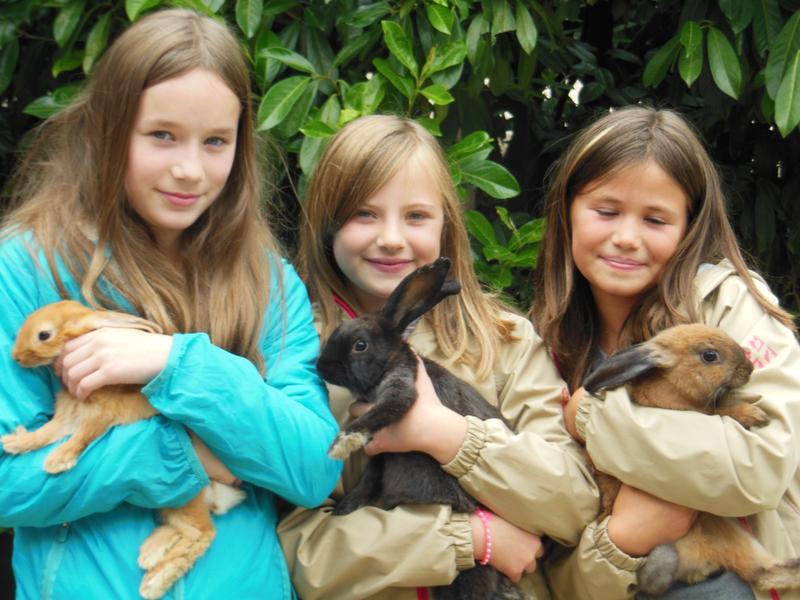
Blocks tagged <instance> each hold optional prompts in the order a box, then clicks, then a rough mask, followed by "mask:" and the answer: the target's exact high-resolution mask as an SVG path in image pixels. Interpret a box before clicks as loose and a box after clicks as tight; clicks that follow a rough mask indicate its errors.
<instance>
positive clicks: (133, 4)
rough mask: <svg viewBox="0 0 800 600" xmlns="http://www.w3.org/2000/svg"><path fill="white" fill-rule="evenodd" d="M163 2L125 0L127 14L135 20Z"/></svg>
mask: <svg viewBox="0 0 800 600" xmlns="http://www.w3.org/2000/svg"><path fill="white" fill-rule="evenodd" d="M159 4H161V0H125V14H126V15H128V19H130V20H131V21H135V20H136V19H138V18H139V15H141V14H142V13H144V12H146V11H148V10H150V9H151V8H155V7H156V6H158V5H159Z"/></svg>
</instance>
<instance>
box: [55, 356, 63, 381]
mask: <svg viewBox="0 0 800 600" xmlns="http://www.w3.org/2000/svg"><path fill="white" fill-rule="evenodd" d="M62 356H63V355H61V354H59V355H58V356H57V357H56V359H55V360H54V361H53V371H55V374H56V377H58V378H59V379H61V371H62V368H61V367H62V365H63V362H64V359H63V358H62Z"/></svg>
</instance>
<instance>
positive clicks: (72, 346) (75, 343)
mask: <svg viewBox="0 0 800 600" xmlns="http://www.w3.org/2000/svg"><path fill="white" fill-rule="evenodd" d="M95 333H96V332H95V331H90V332H88V333H84V334H83V335H79V336H78V337H76V338H72V339H71V340H70V341H68V342H67V343H66V344H64V352H73V351H75V350H77V349H78V348H81V347H83V346H85V345H86V344H89V343H90V342H91V341H92V340H93V339H94V338H95Z"/></svg>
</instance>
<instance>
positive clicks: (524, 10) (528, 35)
mask: <svg viewBox="0 0 800 600" xmlns="http://www.w3.org/2000/svg"><path fill="white" fill-rule="evenodd" d="M517 40H518V41H519V45H520V46H522V49H523V50H524V51H525V54H530V53H531V52H533V50H534V48H536V43H537V42H538V41H539V31H538V30H537V29H536V23H534V22H533V17H531V13H530V12H529V11H528V7H527V6H525V5H524V4H523V3H522V2H520V1H519V0H517Z"/></svg>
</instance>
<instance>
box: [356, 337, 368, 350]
mask: <svg viewBox="0 0 800 600" xmlns="http://www.w3.org/2000/svg"><path fill="white" fill-rule="evenodd" d="M367 347H368V344H367V342H365V341H364V340H356V341H355V343H354V344H353V352H364V351H365V350H366V349H367Z"/></svg>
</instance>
